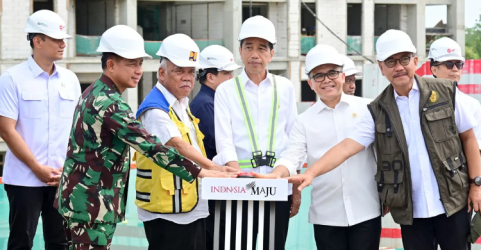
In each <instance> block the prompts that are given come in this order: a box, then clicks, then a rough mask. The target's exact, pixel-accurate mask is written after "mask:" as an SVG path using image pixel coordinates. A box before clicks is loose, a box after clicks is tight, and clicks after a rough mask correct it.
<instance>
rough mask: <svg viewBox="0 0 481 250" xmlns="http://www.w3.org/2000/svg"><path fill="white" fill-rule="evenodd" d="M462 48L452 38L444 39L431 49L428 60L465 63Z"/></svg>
mask: <svg viewBox="0 0 481 250" xmlns="http://www.w3.org/2000/svg"><path fill="white" fill-rule="evenodd" d="M461 53H462V51H461V47H460V46H459V44H458V43H457V42H456V41H454V40H453V39H451V38H448V37H443V38H439V39H438V40H436V41H434V42H433V43H432V44H431V47H430V48H429V55H428V59H432V60H434V61H436V62H445V61H450V60H459V61H463V62H464V57H463V55H462V54H461Z"/></svg>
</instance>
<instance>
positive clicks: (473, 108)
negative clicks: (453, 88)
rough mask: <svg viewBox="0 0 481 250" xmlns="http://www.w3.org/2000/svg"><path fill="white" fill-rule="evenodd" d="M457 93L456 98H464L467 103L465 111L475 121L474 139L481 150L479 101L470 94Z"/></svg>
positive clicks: (480, 110)
mask: <svg viewBox="0 0 481 250" xmlns="http://www.w3.org/2000/svg"><path fill="white" fill-rule="evenodd" d="M458 93H459V95H458V96H456V98H461V99H464V100H465V101H466V102H467V103H468V105H467V107H466V108H468V111H466V112H467V113H469V114H471V115H472V116H473V117H474V119H476V122H475V124H474V127H473V130H474V134H475V135H476V139H478V147H479V149H480V150H481V103H479V101H478V100H477V99H475V98H474V97H472V96H469V95H466V94H465V93H463V92H461V91H459V92H458Z"/></svg>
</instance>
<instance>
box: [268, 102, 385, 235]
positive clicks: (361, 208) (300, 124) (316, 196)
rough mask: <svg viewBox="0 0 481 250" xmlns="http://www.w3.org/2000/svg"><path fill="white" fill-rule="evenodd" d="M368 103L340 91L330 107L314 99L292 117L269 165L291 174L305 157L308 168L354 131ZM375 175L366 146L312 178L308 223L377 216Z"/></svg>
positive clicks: (352, 222)
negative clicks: (278, 151)
mask: <svg viewBox="0 0 481 250" xmlns="http://www.w3.org/2000/svg"><path fill="white" fill-rule="evenodd" d="M370 101H371V100H370V99H365V98H360V97H356V96H350V95H346V94H344V93H342V96H341V101H340V102H339V103H338V104H337V105H336V107H335V108H334V109H332V108H329V107H328V106H326V104H324V102H322V101H321V100H319V101H317V102H316V103H315V104H314V105H313V106H311V107H309V108H308V109H307V110H306V111H305V112H304V113H302V114H300V115H299V117H298V118H297V119H296V123H295V124H294V127H293V128H292V130H291V133H290V134H289V143H288V146H287V149H286V150H285V151H284V152H282V154H281V159H279V160H278V161H277V162H276V165H275V167H277V166H279V165H283V166H285V167H287V168H288V169H289V172H290V173H291V175H294V174H295V170H296V168H297V166H298V165H299V164H302V163H303V162H304V159H305V157H306V155H307V164H308V166H309V167H310V166H312V164H314V163H315V162H316V161H317V160H319V158H321V157H322V156H323V155H324V154H325V153H326V152H327V151H328V150H329V149H331V148H332V147H334V146H335V145H336V144H338V143H339V142H341V141H342V140H344V139H345V138H346V137H347V136H348V135H349V133H350V132H351V131H352V130H354V128H355V127H356V126H357V123H358V122H359V120H360V118H361V117H362V115H364V114H365V113H369V110H368V109H367V104H369V102H370ZM375 174H376V162H375V159H374V154H373V151H372V150H371V149H370V150H365V151H362V152H360V153H358V154H356V155H354V156H352V157H351V158H349V159H348V160H346V161H345V162H343V163H342V164H341V165H340V166H339V167H337V168H335V169H334V170H332V171H330V172H328V173H326V174H323V175H321V176H318V177H316V178H314V180H313V182H312V191H311V206H310V209H309V223H312V224H317V225H325V226H337V227H345V226H352V225H356V224H358V223H361V222H364V221H367V220H370V219H373V218H376V217H378V216H380V215H381V209H380V204H379V196H378V193H377V190H376V181H375V180H374V176H375Z"/></svg>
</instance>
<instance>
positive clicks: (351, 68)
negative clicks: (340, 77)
mask: <svg viewBox="0 0 481 250" xmlns="http://www.w3.org/2000/svg"><path fill="white" fill-rule="evenodd" d="M341 57H342V59H343V61H344V65H343V67H342V73H344V74H345V75H346V76H351V75H355V76H361V75H362V73H361V72H360V71H359V70H357V68H356V65H355V64H354V61H353V60H351V58H349V57H348V56H345V55H341Z"/></svg>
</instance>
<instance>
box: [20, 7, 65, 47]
mask: <svg viewBox="0 0 481 250" xmlns="http://www.w3.org/2000/svg"><path fill="white" fill-rule="evenodd" d="M24 31H25V32H26V33H28V34H44V35H46V36H48V37H51V38H53V39H70V38H72V37H71V36H69V35H68V34H67V27H66V25H65V22H64V21H63V19H62V18H61V17H60V16H59V15H58V14H57V13H55V12H53V11H50V10H39V11H37V12H35V13H33V14H32V15H30V16H29V17H28V19H27V23H26V24H25V30H24ZM32 38H33V37H30V36H29V37H28V39H29V40H30V39H32Z"/></svg>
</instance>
